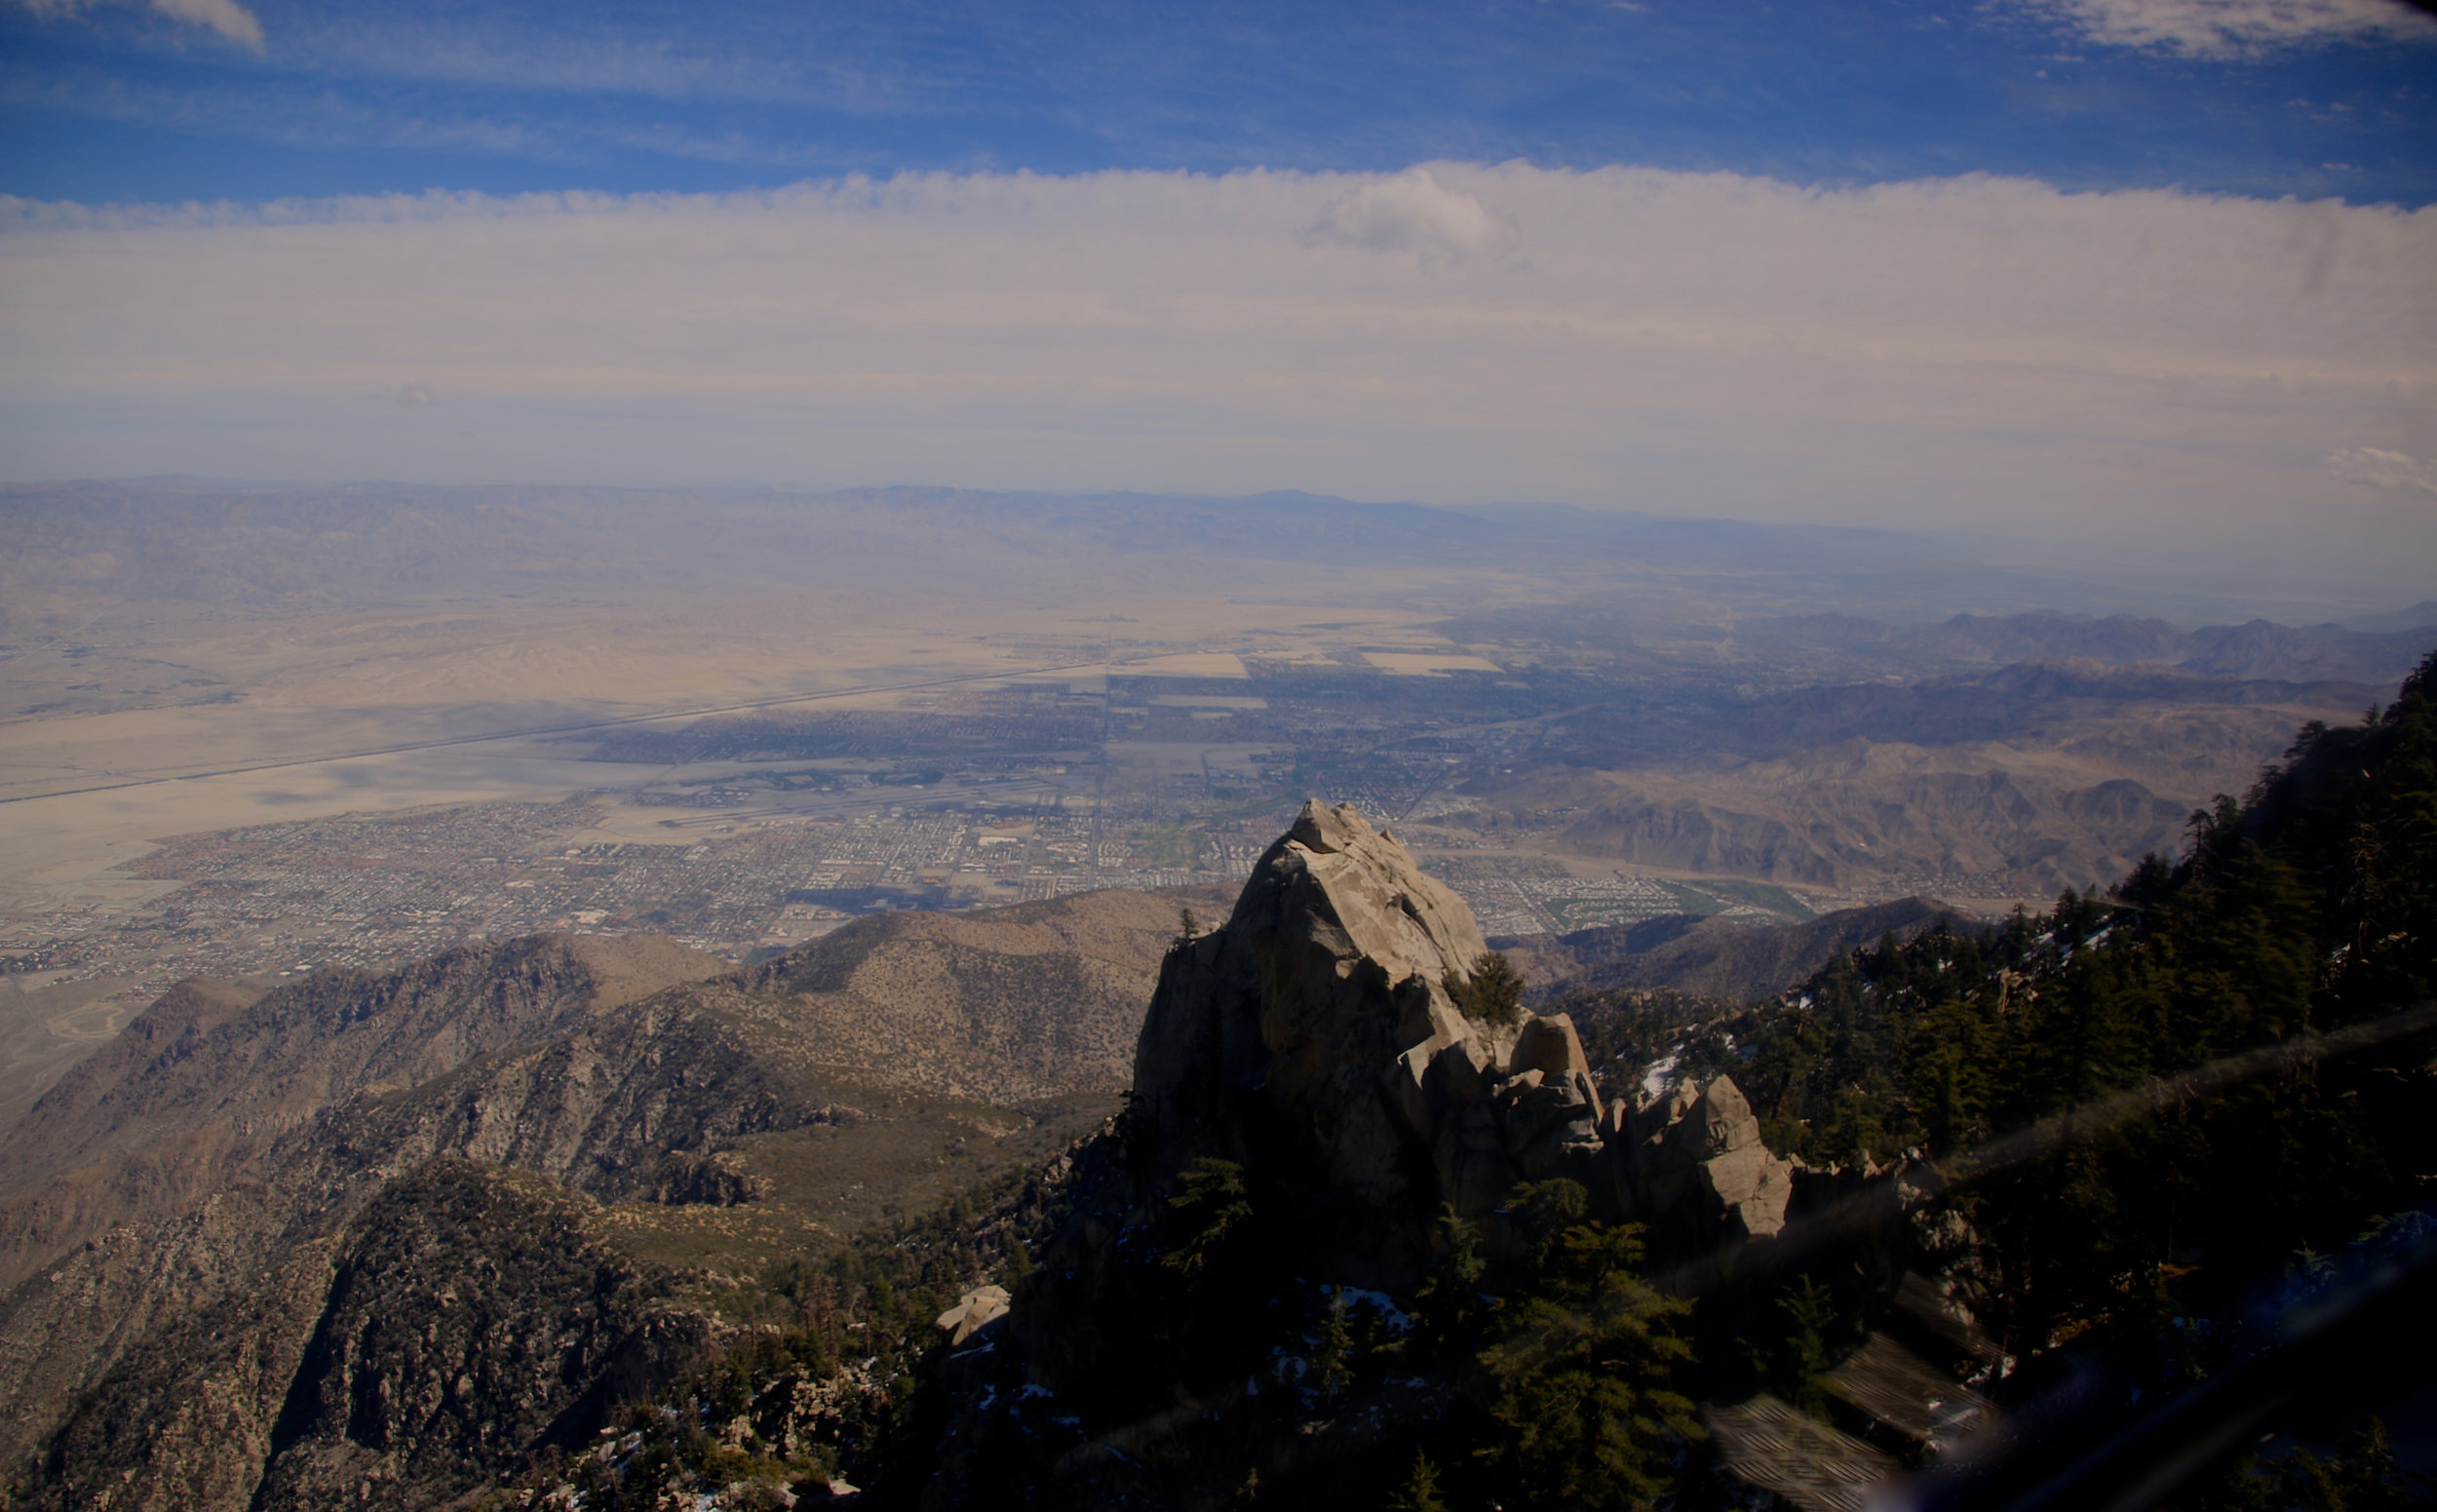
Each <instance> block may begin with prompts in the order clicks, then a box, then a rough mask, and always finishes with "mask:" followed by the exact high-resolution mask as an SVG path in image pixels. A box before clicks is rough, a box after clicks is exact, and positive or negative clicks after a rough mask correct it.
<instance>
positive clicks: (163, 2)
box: [17, 0, 262, 53]
mask: <svg viewBox="0 0 2437 1512" xmlns="http://www.w3.org/2000/svg"><path fill="white" fill-rule="evenodd" d="M17 3H18V4H19V5H21V6H23V7H24V8H25V9H26V10H29V11H31V12H33V13H34V14H35V15H37V16H73V15H75V14H76V13H77V12H78V11H82V10H85V9H87V8H88V7H90V6H93V5H97V4H109V3H111V0H17ZM128 3H133V0H128ZM152 8H153V9H154V10H155V11H158V12H160V13H161V14H162V15H163V16H167V17H169V18H171V19H174V20H181V21H186V22H189V23H190V24H193V25H197V26H209V27H210V28H212V29H213V31H216V32H218V33H219V34H220V35H221V36H223V37H226V38H228V40H230V41H231V42H234V43H236V44H238V45H239V46H241V47H249V48H251V49H253V50H254V51H255V52H257V53H258V52H260V51H261V50H262V22H261V21H260V20H259V19H256V18H255V16H254V14H253V13H252V12H251V11H249V10H247V9H246V8H245V7H244V6H242V5H239V4H238V3H237V0H152Z"/></svg>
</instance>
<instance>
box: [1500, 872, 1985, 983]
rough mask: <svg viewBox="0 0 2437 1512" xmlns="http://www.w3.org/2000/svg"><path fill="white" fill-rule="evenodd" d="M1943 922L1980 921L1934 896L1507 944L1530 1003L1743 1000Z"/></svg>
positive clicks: (1964, 924)
mask: <svg viewBox="0 0 2437 1512" xmlns="http://www.w3.org/2000/svg"><path fill="white" fill-rule="evenodd" d="M1941 919H1943V920H1945V921H1947V922H1948V923H1950V924H1953V925H1954V926H1955V927H1956V928H1969V927H1971V926H1972V924H1973V920H1971V919H1970V918H1968V917H1967V916H1966V915H1964V914H1961V913H1957V912H1956V911H1954V910H1953V909H1951V908H1949V907H1948V906H1947V905H1946V904H1944V903H1941V902H1940V901H1938V900H1937V899H1935V898H1921V897H1913V898H1899V899H1897V900H1895V901H1894V902H1892V903H1876V904H1872V905H1870V906H1869V907H1867V908H1860V909H1839V910H1837V911H1836V912H1834V913H1825V914H1822V915H1820V916H1819V917H1818V918H1815V919H1811V920H1808V921H1807V922H1804V923H1800V924H1746V923H1740V922H1736V921H1734V920H1730V919H1722V918H1714V917H1703V916H1701V915H1699V914H1693V913H1676V914H1669V915H1666V916H1664V917H1660V918H1653V919H1644V920H1642V921H1641V922H1639V923H1634V924H1610V925H1606V926H1604V927H1602V928H1598V929H1578V930H1575V931H1573V932H1572V933H1570V934H1565V935H1524V936H1515V937H1505V938H1501V939H1498V940H1494V941H1491V942H1490V943H1491V944H1492V945H1494V946H1496V947H1497V948H1498V949H1499V950H1504V951H1505V952H1506V954H1507V956H1508V958H1510V959H1511V960H1513V961H1514V963H1515V965H1516V968H1517V969H1518V970H1520V971H1521V972H1522V973H1523V974H1524V978H1525V980H1527V981H1528V982H1529V983H1530V984H1531V991H1530V1000H1532V1001H1534V1002H1541V1001H1546V1000H1547V999H1549V998H1552V997H1555V996H1557V995H1559V994H1561V993H1565V992H1577V991H1596V990H1601V989H1609V988H1672V989H1676V990H1678V991H1683V992H1692V993H1697V994H1699V995H1701V996H1704V997H1717V998H1724V999H1726V1000H1728V1001H1733V1002H1741V1001H1745V1000H1748V999H1751V998H1755V997H1764V996H1766V995H1767V994H1769V993H1771V992H1775V991H1780V990H1782V989H1786V988H1789V987H1792V986H1794V985H1795V984H1796V983H1798V982H1800V981H1801V980H1802V979H1803V978H1805V977H1807V976H1809V975H1810V974H1811V973H1812V972H1814V971H1817V970H1818V969H1819V968H1820V967H1822V966H1824V965H1826V964H1827V963H1828V962H1829V961H1830V960H1832V959H1834V958H1835V957H1836V956H1837V955H1840V954H1842V953H1843V952H1845V951H1847V950H1853V949H1855V948H1856V947H1859V946H1866V945H1875V944H1876V943H1877V942H1878V941H1879V940H1881V939H1883V938H1885V937H1886V936H1888V935H1893V936H1895V937H1896V938H1897V939H1899V940H1910V939H1912V938H1913V937H1914V936H1915V935H1917V934H1920V933H1922V932H1923V931H1925V930H1927V929H1929V928H1931V927H1932V926H1934V925H1935V924H1937V923H1938V921H1940V920H1941Z"/></svg>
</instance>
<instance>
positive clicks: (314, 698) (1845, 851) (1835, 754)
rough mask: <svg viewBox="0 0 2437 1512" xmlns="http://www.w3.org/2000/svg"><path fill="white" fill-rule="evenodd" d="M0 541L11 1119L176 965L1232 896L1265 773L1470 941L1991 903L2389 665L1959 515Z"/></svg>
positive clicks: (221, 493) (904, 524)
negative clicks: (1878, 521) (2102, 578)
mask: <svg viewBox="0 0 2437 1512" xmlns="http://www.w3.org/2000/svg"><path fill="white" fill-rule="evenodd" d="M0 531H5V537H6V538H5V548H6V549H5V551H0V561H5V562H6V563H7V565H6V567H5V569H4V575H5V579H6V589H7V592H6V594H5V602H6V603H7V605H8V608H7V612H8V615H9V630H10V634H11V637H12V640H11V642H10V645H9V657H8V660H7V662H6V664H5V666H6V674H5V678H6V680H5V683H0V688H4V689H5V693H6V696H7V698H8V700H9V713H8V715H7V717H6V719H5V722H0V761H5V765H0V802H5V805H6V806H5V810H4V811H5V813H6V815H7V817H8V819H9V822H10V825H11V827H12V832H13V834H14V836H15V843H13V844H12V846H11V847H10V851H9V861H8V863H7V874H6V875H5V876H0V886H5V887H6V889H7V892H6V895H5V896H6V902H7V909H8V912H7V914H6V915H5V919H6V922H5V925H0V928H5V930H6V938H5V940H0V945H5V947H6V950H5V951H0V953H4V954H5V955H6V956H7V957H8V958H9V959H10V960H11V961H12V962H13V963H14V965H15V967H16V969H15V971H14V972H13V973H12V974H11V976H10V977H9V979H8V981H9V985H10V987H11V989H12V995H11V996H10V997H9V998H8V999H7V1000H6V1007H7V1009H8V1010H9V1015H10V1018H9V1025H10V1027H9V1028H8V1033H9V1034H10V1036H11V1043H12V1045H13V1046H14V1047H15V1053H13V1055H12V1056H11V1058H10V1063H9V1072H8V1081H9V1086H8V1094H9V1099H10V1101H9V1102H8V1104H7V1105H8V1106H16V1107H21V1106H23V1105H25V1104H26V1103H27V1102H29V1101H30V1099H31V1098H32V1096H33V1095H34V1094H35V1093H36V1092H37V1091H38V1090H39V1089H40V1088H41V1087H42V1086H43V1085H45V1084H47V1082H48V1081H49V1079H50V1078H52V1077H54V1076H56V1075H57V1074H58V1072H59V1070H60V1069H61V1068H62V1067H64V1066H66V1065H67V1064H69V1063H70V1062H71V1061H72V1060H73V1059H74V1058H75V1057H76V1056H78V1055H80V1054H82V1053H84V1052H85V1051H86V1050H88V1049H90V1048H91V1047H93V1046H94V1045H97V1044H99V1043H102V1042H104V1041H106V1039H107V1038H108V1036H109V1035H110V1034H111V1033H113V1032H115V1030H116V1029H117V1027H119V1025H121V1024H122V1023H124V1022H125V1019H126V1017H127V1016H128V1015H129V1014H130V1013H132V1012H134V1011H135V1009H137V1008H139V1007H141V1006H142V1005H143V1004H145V1003H147V1002H149V1001H150V1000H151V999H152V998H153V997H154V996H157V995H158V994H159V993H160V992H161V991H162V990H164V989H167V988H168V987H169V986H170V985H171V984H172V983H173V982H174V981H176V980H178V979H180V978H182V977H185V976H188V975H195V974H204V975H211V976H215V977H238V978H253V979H257V980H263V981H273V980H278V979H280V978H282V977H287V976H293V975H296V974H299V973H301V972H304V971H307V970H310V969H312V968H316V967H323V966H350V967H358V968H369V967H377V966H382V965H386V964H389V963H394V962H398V961H401V960H405V959H407V958H410V957H412V956H415V955H419V954H423V953H428V952H429V951H432V950H439V949H443V948H445V947H448V946H452V945H458V944H465V943H470V942H475V941H481V940H488V939H499V938H505V937H508V936H511V935H515V934H520V933H524V932H528V931H534V930H551V929H560V930H575V931H578V932H585V933H606V934H616V933H625V932H631V931H647V932H652V933H657V934H665V935H668V936H671V937H673V938H676V939H678V940H681V941H683V942H684V943H685V944H686V945H688V946H689V947H692V948H694V949H697V950H705V951H708V952H711V953H713V954H716V955H718V956H722V957H724V958H727V959H731V960H745V959H749V958H753V957H754V956H755V955H756V954H766V953H769V952H772V951H775V950H780V949H782V948H784V947H787V946H790V945H793V944H796V943H799V942H801V941H803V940H806V939H810V938H815V937H817V936H819V935H821V934H823V933H825V932H827V931H828V930H830V929H832V928H834V927H836V925H837V924H839V923H840V922H842V921H844V920H845V919H847V918H850V917H853V916H856V915H858V914H861V913H865V912H870V911H885V910H890V909H906V908H914V909H926V910H942V909H947V910H955V909H970V908H976V907H985V906H989V905H994V904H1003V903H1015V902H1022V901H1026V900H1033V899H1043V898H1050V897H1057V896H1063V895H1064V894H1067V893H1072V892H1077V891H1085V890H1090V889H1093V888H1098V887H1109V886H1120V887H1160V886H1203V887H1232V886H1233V885H1234V884H1235V883H1236V882H1237V881H1239V880H1240V879H1241V877H1242V876H1243V874H1244V872H1245V871H1246V869H1247V868H1249V867H1250V865H1251V863H1252V861H1253V859H1254V858H1255V857H1256V856H1257V855H1258V853H1259V852H1260V850H1261V849H1262V848H1263V847H1264V846H1265V844H1266V842H1267V837H1268V836H1269V835H1271V834H1274V833H1275V832H1276V831H1277V829H1278V828H1279V827H1280V826H1281V825H1282V823H1283V822H1284V819H1285V818H1286V817H1287V816H1289V815H1291V814H1292V812H1293V811H1294V809H1295V808H1296V805H1298V804H1299V803H1300V802H1301V800H1302V799H1303V797H1304V796H1306V795H1312V794H1321V795H1329V796H1331V797H1332V798H1333V799H1339V800H1343V801H1351V802H1354V803H1356V804H1357V805H1358V806H1360V807H1361V808H1362V809H1363V810H1364V811H1365V812H1366V813H1371V814H1374V815H1377V816H1378V817H1379V818H1380V819H1381V820H1382V821H1383V822H1387V823H1390V824H1392V825H1394V826H1395V827H1396V828H1397V830H1398V833H1399V834H1400V835H1402V836H1403V837H1404V838H1405V839H1406V840H1407V842H1408V843H1409V844H1411V845H1412V847H1413V848H1414V850H1415V852H1416V854H1418V855H1420V856H1422V857H1423V858H1424V861H1425V864H1426V865H1428V866H1429V867H1430V868H1431V869H1432V870H1433V871H1434V872H1436V873H1437V874H1439V875H1440V876H1442V877H1444V878H1446V879H1447V880H1448V881H1449V882H1450V883H1451V885H1453V886H1454V887H1455V888H1456V889H1457V890H1458V891H1459V893H1461V894H1462V895H1463V896H1464V897H1465V898H1466V900H1467V902H1468V903H1470V905H1471V906H1472V907H1473V909H1474V911H1476V913H1478V915H1479V916H1480V917H1481V919H1482V921H1483V927H1484V928H1485V929H1487V930H1488V931H1489V933H1490V934H1492V935H1495V936H1500V937H1506V936H1513V937H1524V936H1533V935H1543V934H1548V935H1555V934H1564V933H1567V932H1570V931H1577V930H1582V929H1589V928H1596V927H1601V926H1611V925H1618V924H1629V923H1635V922H1639V921H1642V920H1646V919H1651V918H1657V917H1663V916H1672V915H1679V914H1684V915H1711V914H1714V915H1719V916H1721V917H1723V918H1727V919H1734V920H1749V921H1760V922H1793V921H1799V920H1802V919H1806V918H1809V917H1812V916H1814V915H1815V914H1818V913H1822V912H1827V911H1835V910H1837V909H1842V908H1850V907H1854V906H1857V905H1864V904H1872V903H1877V902H1882V901H1887V900H1891V899H1895V898H1900V897H1905V896H1909V895H1914V894H1927V895H1932V896H1935V897H1937V898H1939V899H1941V900H1943V901H1944V902H1946V903H1947V904H1949V905H1951V906H1952V907H1954V908H1956V909H1960V910H1962V911H1965V912H1967V913H1983V914H1997V913H2002V912H2003V911H2006V910H2007V909H2009V908H2011V907H2013V906H2014V905H2015V904H2016V903H2018V902H2024V903H2028V904H2030V905H2031V906H2032V907H2038V906H2041V905H2043V904H2044V903H2045V902H2046V901H2047V900H2049V899H2052V898H2053V897H2054V896H2055V894H2056V892H2057V891H2058V890H2059V889H2061V888H2068V887H2070V888H2076V889H2079V888H2086V887H2090V886H2094V885H2097V886H2106V885H2109V884H2111V883H2113V882H2114V881H2116V880H2118V879H2120V878H2121V877H2122V876H2123V875H2124V874H2125V873H2126V872H2128V871H2129V870H2130V868H2131V867H2132V866H2133V864H2134V863H2136V862H2137V861H2138V860H2139V859H2140V858H2141V857H2142V856H2143V855H2145V854H2147V853H2148V852H2150V851H2153V850H2162V851H2172V850H2173V849H2174V848H2175V847H2176V845H2177V844H2178V843H2179V842H2180V837H2181V834H2182V833H2183V827H2184V822H2185V819H2186V816H2187V815H2188V814H2189V813H2190V812H2191V811H2192V810H2193V809H2194V808H2195V807H2198V806H2201V805H2203V804H2205V803H2206V802H2208V801H2209V800H2210V799H2211V798H2212V797H2213V796H2214V795H2217V794H2220V793H2238V792H2240V791H2241V790H2242V789H2243V788H2244V787H2245V786H2247V785H2248V783H2249V782H2250V781H2251V779H2252V778H2253V777H2254V776H2255V775H2256V773H2257V770H2258V768H2259V767H2260V766H2261V765H2262V763H2263V762H2264V761H2266V760H2268V759H2270V758H2272V757H2273V756H2276V755H2277V753H2278V752H2280V751H2281V750H2282V748H2283V746H2284V745H2285V743H2286V742H2288V741H2289V740H2290V739H2291V732H2292V730H2293V729H2294V728H2295V727H2296V726H2297V725H2299V724H2301V723H2302V722H2304V721H2306V720H2310V719H2324V720H2340V719H2343V718H2346V717H2352V716H2355V715H2357V714H2358V712H2359V711H2360V710H2361V709H2362V708H2363V707H2365V706H2367V705H2369V704H2371V703H2374V702H2376V701H2378V700H2379V697H2380V696H2381V695H2382V693H2383V691H2384V690H2385V689H2386V688H2387V686H2388V685H2389V684H2391V682H2392V681H2393V680H2394V679H2395V678H2398V677H2399V676H2400V675H2401V674H2402V673H2403V672H2404V671H2406V670H2408V669H2409V668H2410V667H2411V665H2412V664H2413V662H2414V661H2415V660H2416V659H2417V658H2418V654H2419V653H2420V652H2421V651H2423V650H2425V649H2426V648H2427V647H2428V646H2429V645H2430V644H2437V610H2432V609H2430V608H2428V606H2426V605H2423V606H2421V607H2420V608H2418V609H2403V610H2402V611H2401V612H2390V613H2388V614H2387V615H2385V616H2384V617H2383V618H2380V617H2379V616H2377V615H2376V614H2373V613H2369V612H2367V611H2366V610H2365V611H2361V613H2360V615H2359V617H2360V618H2361V619H2362V620H2363V622H2364V623H2365V624H2366V625H2368V626H2369V627H2371V628H2362V629H2346V628H2343V627H2342V626H2341V625H2340V624H2329V623H2320V624H2316V625H2310V626H2302V627H2295V626H2288V625H2281V624H2277V623H2274V622H2270V621H2264V620H2259V619H2244V620H2243V621H2241V622H2239V623H2231V624H2228V623H2222V622H2221V623H2218V624H2214V625H2211V624H2207V623H2191V622H2188V621H2187V622H2186V623H2185V624H2183V625H2181V626H2178V625H2176V624H2174V623H2173V622H2170V621H2168V620H2165V619H2162V618H2159V617H2156V616H2153V615H2133V614H2128V613H2123V612H2120V611H2119V612H2116V613H2112V614H2105V615H2102V614H2098V613H2094V612H2092V611H2094V610H2099V609H2105V608H2109V607H2111V606H2113V604H2115V603H2120V602H2126V601H2132V602H2138V599H2137V598H2136V597H2135V596H2130V595H2126V596H2123V597H2122V598H2119V599H2116V600H2113V601H2110V599H2109V598H2108V590H2107V589H2106V588H2105V587H2104V586H2093V585H2092V584H2090V583H2089V582H2086V581H2083V580H2080V579H2077V578H2074V577H2071V576H2069V575H2066V574H2065V573H2063V572H2062V571H2061V570H2060V569H2059V568H2058V567H2057V566H2056V565H2055V564H2053V563H2051V562H2043V561H2041V560H2040V559H2039V557H2038V554H2037V553H2036V552H2035V551H2033V550H2031V549H2030V548H2025V547H2013V548H2011V549H2008V548H2007V547H2006V544H2005V543H2003V542H1992V541H1989V540H1985V539H1974V538H1967V537H1964V538H1958V537H1937V536H1919V535H1906V534H1902V533H1897V532H1886V531H1862V530H1841V531H1840V530H1834V529H1821V528H1806V527H1795V526H1760V525H1748V524H1734V523H1701V522H1691V521H1671V520H1666V519H1644V518H1640V517H1621V518H1618V517H1598V516H1590V515H1584V514H1579V513H1567V512H1562V511H1548V510H1541V511H1509V512H1504V513H1500V512H1489V511H1475V512H1453V511H1447V510H1434V509H1427V508H1422V507H1419V506H1411V505H1362V504H1354V503H1349V502H1346V501H1341V500H1331V499H1322V498H1316V497H1307V496H1265V497H1261V498H1256V499H1248V500H1200V499H1190V498H1171V497H1150V496H1118V497H1075V498H1063V497H1049V496H1039V495H991V494H974V493H958V492H953V491H945V490H929V491H925V490H915V489H903V490H882V491H877V492H865V493H857V494H846V495H827V496H809V497H806V496H786V495H770V494H753V493H722V492H712V493H701V492H696V493H653V492H639V493H632V492H630V493H607V492H602V491H599V490H589V491H588V490H563V489H562V490H544V489H472V488H460V489H415V488H406V487H400V486H396V485H363V486H358V487H353V488H347V489H320V490H316V489H292V488H290V489H282V488H259V487H251V488H249V487H237V486H232V485H209V484H202V483H188V482H176V481H165V482H161V483H154V484H145V485H74V486H68V487H58V488H47V489H38V488H19V489H17V490H14V491H13V492H12V493H10V494H9V495H8V496H7V499H6V513H5V516H4V517H0ZM2186 591H2188V590H2186ZM2163 592H2164V593H2166V594H2167V595H2169V596H2171V595H2172V593H2173V592H2174V590H2173V588H2172V586H2171V584H2170V585H2169V586H2168V587H2167V588H2166V589H2165V590H2163ZM2054 602H2065V603H2070V604H2072V605H2074V606H2075V607H2076V609H2077V610H2078V612H2060V611H2058V610H2057V609H2055V608H2052V607H2043V606H2042V605H2044V604H2049V603H2054ZM2237 612H2239V611H2238V610H2237ZM2225 618H2226V619H2228V620H2231V619H2233V618H2234V616H2233V615H2232V614H2228V615H2226V616H2225Z"/></svg>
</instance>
